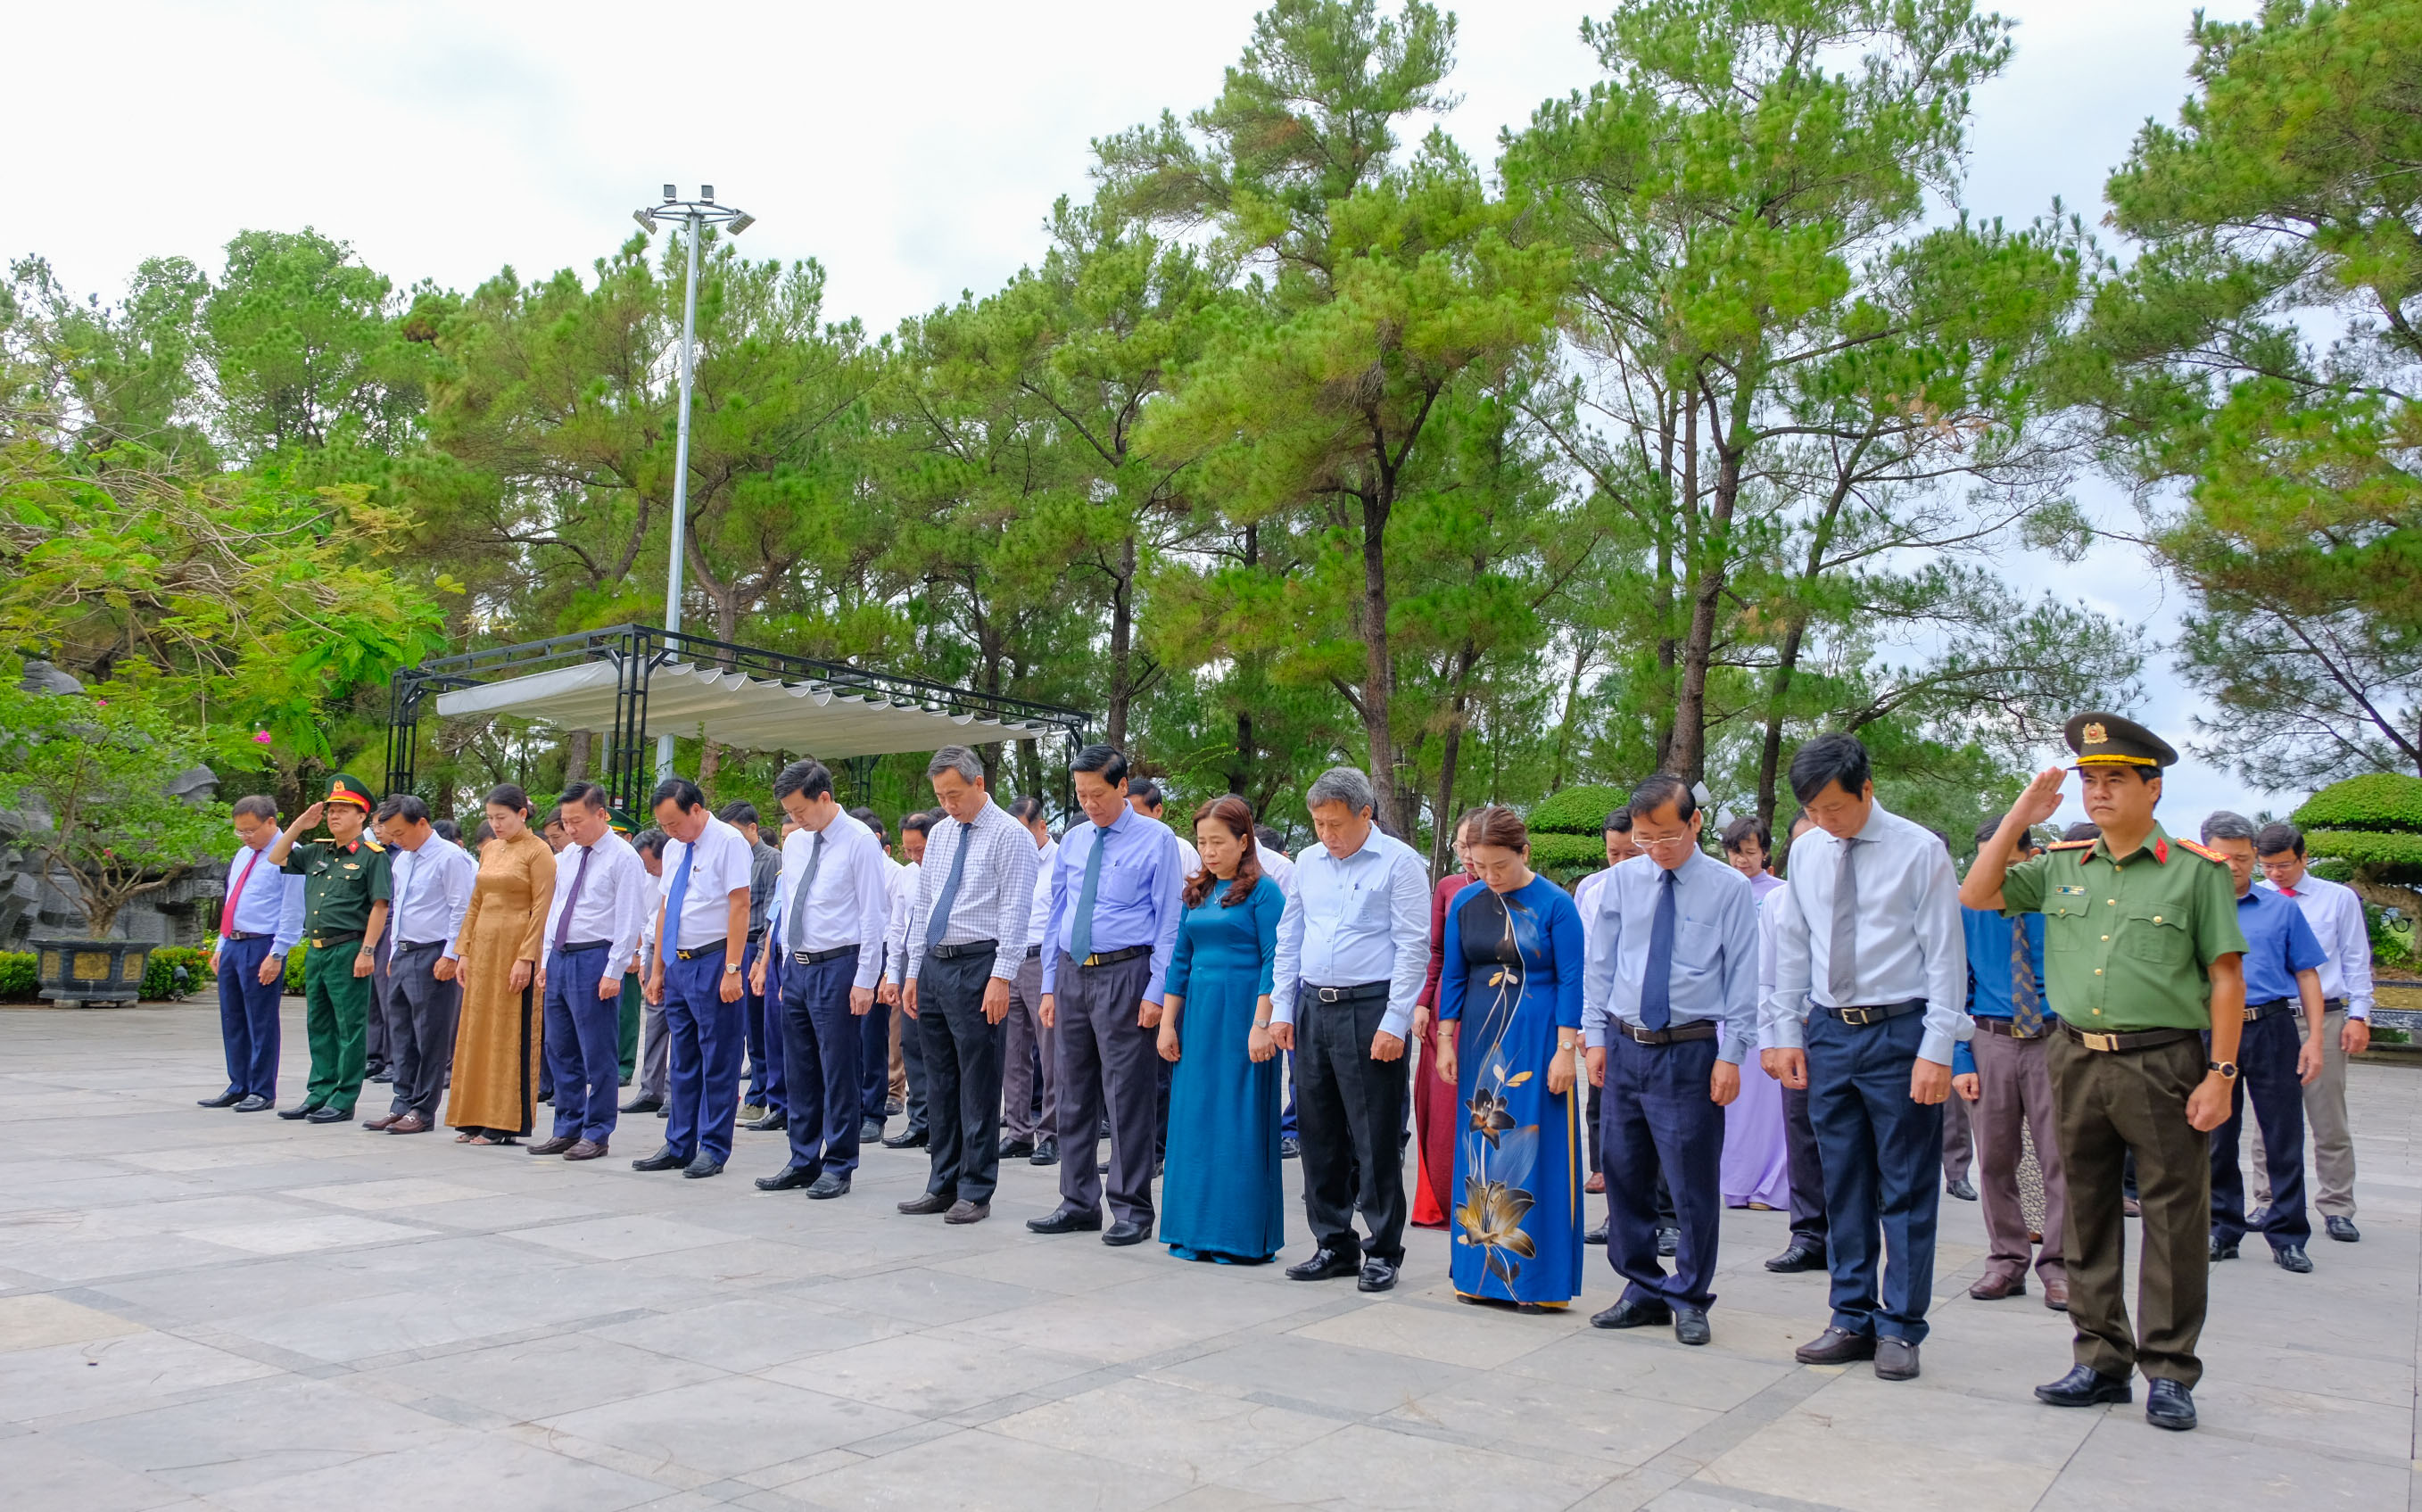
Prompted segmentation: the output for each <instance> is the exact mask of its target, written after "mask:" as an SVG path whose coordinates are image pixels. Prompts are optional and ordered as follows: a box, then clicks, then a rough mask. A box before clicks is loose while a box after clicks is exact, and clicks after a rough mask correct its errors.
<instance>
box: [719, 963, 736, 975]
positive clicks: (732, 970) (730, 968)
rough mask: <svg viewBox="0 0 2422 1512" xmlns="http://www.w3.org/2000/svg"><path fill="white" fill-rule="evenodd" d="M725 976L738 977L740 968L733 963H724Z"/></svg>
mask: <svg viewBox="0 0 2422 1512" xmlns="http://www.w3.org/2000/svg"><path fill="white" fill-rule="evenodd" d="M723 974H724V975H725V976H737V975H739V974H740V968H739V967H738V966H737V965H735V964H733V963H732V962H731V961H726V962H724V963H723Z"/></svg>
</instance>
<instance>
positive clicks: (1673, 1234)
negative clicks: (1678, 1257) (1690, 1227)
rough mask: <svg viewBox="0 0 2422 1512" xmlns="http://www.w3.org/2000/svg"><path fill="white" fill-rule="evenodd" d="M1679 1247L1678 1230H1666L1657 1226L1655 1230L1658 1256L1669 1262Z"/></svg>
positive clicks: (1679, 1237)
mask: <svg viewBox="0 0 2422 1512" xmlns="http://www.w3.org/2000/svg"><path fill="white" fill-rule="evenodd" d="M1681 1247H1682V1231H1681V1230H1680V1229H1677V1228H1666V1227H1663V1226H1662V1225H1659V1228H1658V1230H1657V1252H1658V1253H1659V1254H1661V1255H1663V1256H1664V1257H1665V1258H1667V1259H1668V1260H1670V1259H1672V1258H1673V1257H1674V1252H1675V1251H1676V1250H1678V1249H1680V1248H1681Z"/></svg>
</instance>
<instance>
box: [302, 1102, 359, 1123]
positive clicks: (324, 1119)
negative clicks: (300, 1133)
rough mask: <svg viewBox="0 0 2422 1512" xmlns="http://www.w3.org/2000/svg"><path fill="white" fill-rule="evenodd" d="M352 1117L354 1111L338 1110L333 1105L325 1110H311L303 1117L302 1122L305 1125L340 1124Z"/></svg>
mask: <svg viewBox="0 0 2422 1512" xmlns="http://www.w3.org/2000/svg"><path fill="white" fill-rule="evenodd" d="M353 1116H354V1110H352V1109H350V1108H338V1107H337V1106H335V1105H334V1104H331V1105H329V1106H328V1107H325V1108H314V1109H312V1110H310V1112H308V1113H307V1114H305V1115H304V1118H303V1122H305V1123H307V1124H342V1123H345V1122H346V1121H348V1120H349V1119H351V1118H352V1117H353Z"/></svg>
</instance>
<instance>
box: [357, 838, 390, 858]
mask: <svg viewBox="0 0 2422 1512" xmlns="http://www.w3.org/2000/svg"><path fill="white" fill-rule="evenodd" d="M362 843H363V844H364V845H367V846H369V847H370V849H371V850H374V851H377V852H379V853H380V854H381V855H384V854H385V852H386V847H385V845H382V844H380V843H378V842H377V841H375V840H372V839H370V836H368V835H364V836H363V837H362Z"/></svg>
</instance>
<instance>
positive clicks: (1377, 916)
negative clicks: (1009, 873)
mask: <svg viewBox="0 0 2422 1512" xmlns="http://www.w3.org/2000/svg"><path fill="white" fill-rule="evenodd" d="M1065 849H1066V847H1065V846H1064V845H1063V846H1062V850H1065ZM1429 969H1430V872H1429V866H1428V863H1426V862H1424V861H1423V859H1422V858H1421V857H1420V856H1419V855H1417V854H1415V852H1414V851H1413V848H1412V847H1411V846H1409V845H1408V844H1406V843H1404V842H1403V841H1401V840H1395V839H1392V838H1390V837H1389V836H1387V835H1384V834H1382V833H1380V831H1379V829H1378V828H1377V827H1376V826H1374V827H1373V828H1372V830H1371V835H1370V838H1369V839H1367V840H1365V841H1364V842H1363V843H1362V847H1361V849H1360V850H1358V851H1356V852H1355V853H1354V854H1353V855H1351V856H1348V857H1345V858H1343V859H1340V858H1337V857H1335V856H1332V855H1330V854H1329V847H1328V846H1326V845H1323V844H1319V843H1313V844H1311V845H1307V846H1305V847H1304V850H1303V854H1302V855H1300V856H1298V857H1297V858H1296V862H1295V886H1294V887H1293V888H1291V889H1290V890H1288V892H1287V904H1286V912H1285V913H1283V914H1282V915H1281V916H1280V917H1279V958H1278V966H1277V968H1276V969H1275V970H1274V971H1273V973H1272V983H1271V989H1270V1022H1271V1023H1274V1024H1292V1023H1294V1022H1295V1020H1296V1012H1295V1003H1296V993H1297V988H1299V987H1303V986H1314V987H1358V986H1361V985H1364V984H1368V983H1373V982H1385V983H1387V984H1388V1011H1387V1014H1386V1016H1384V1017H1382V1018H1381V1019H1380V1021H1379V1032H1381V1033H1383V1034H1390V1035H1393V1036H1394V1037H1395V1038H1397V1039H1403V1038H1405V1037H1406V1036H1407V1035H1408V1033H1410V1032H1411V1031H1412V1026H1413V1006H1414V1004H1415V1002H1416V1001H1417V1000H1419V999H1420V998H1421V995H1422V984H1423V982H1424V981H1425V980H1426V979H1427V978H1428V976H1429Z"/></svg>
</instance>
